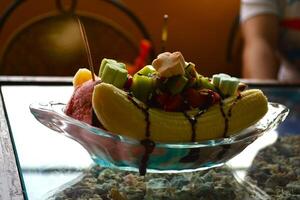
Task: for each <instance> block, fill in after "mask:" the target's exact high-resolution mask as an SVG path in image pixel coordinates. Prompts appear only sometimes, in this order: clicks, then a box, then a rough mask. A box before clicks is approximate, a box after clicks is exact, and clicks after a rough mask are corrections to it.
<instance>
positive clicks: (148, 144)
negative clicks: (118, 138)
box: [127, 93, 155, 176]
mask: <svg viewBox="0 0 300 200" xmlns="http://www.w3.org/2000/svg"><path fill="white" fill-rule="evenodd" d="M127 98H128V99H129V100H130V101H131V102H132V103H133V105H135V106H136V107H137V108H138V109H140V110H141V111H142V112H143V114H144V115H145V121H146V131H145V137H146V138H145V139H143V140H141V141H140V143H141V145H143V146H144V148H145V152H144V155H143V157H142V160H141V164H140V166H139V172H140V175H142V176H144V175H145V174H146V172H147V164H148V160H149V156H150V154H151V153H152V151H153V150H154V148H155V142H154V141H152V140H151V139H149V138H150V120H149V112H148V110H149V107H147V108H144V107H142V106H140V105H139V104H138V103H137V102H136V101H134V99H133V96H132V94H131V93H128V95H127Z"/></svg>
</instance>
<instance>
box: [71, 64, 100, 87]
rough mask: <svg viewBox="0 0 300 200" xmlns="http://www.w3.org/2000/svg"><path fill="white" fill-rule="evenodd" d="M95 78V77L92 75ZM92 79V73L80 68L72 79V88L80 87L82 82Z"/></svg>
mask: <svg viewBox="0 0 300 200" xmlns="http://www.w3.org/2000/svg"><path fill="white" fill-rule="evenodd" d="M94 76H95V77H96V75H94ZM91 79H92V73H91V71H90V70H88V69H86V68H80V69H79V70H78V71H77V72H76V74H75V76H74V78H73V86H74V87H77V86H79V85H82V84H83V83H84V82H86V81H88V80H91Z"/></svg>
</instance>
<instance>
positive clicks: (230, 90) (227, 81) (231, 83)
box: [219, 77, 239, 96]
mask: <svg viewBox="0 0 300 200" xmlns="http://www.w3.org/2000/svg"><path fill="white" fill-rule="evenodd" d="M219 85H220V86H219V89H220V91H221V92H222V94H223V95H225V96H232V95H234V94H235V93H236V91H237V89H238V85H239V79H237V78H235V77H230V78H224V77H222V78H221V80H220V84H219Z"/></svg>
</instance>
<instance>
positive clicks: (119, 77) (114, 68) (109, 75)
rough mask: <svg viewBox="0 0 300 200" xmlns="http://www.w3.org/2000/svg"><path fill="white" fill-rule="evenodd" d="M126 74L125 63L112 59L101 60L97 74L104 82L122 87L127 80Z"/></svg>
mask: <svg viewBox="0 0 300 200" xmlns="http://www.w3.org/2000/svg"><path fill="white" fill-rule="evenodd" d="M127 75H128V72H127V70H126V68H125V64H123V63H118V62H117V61H115V60H112V59H103V60H102V62H101V67H100V71H99V76H100V78H101V80H102V81H103V82H104V83H110V84H112V85H114V86H116V87H117V88H120V89H122V88H123V87H124V85H125V83H126V81H127Z"/></svg>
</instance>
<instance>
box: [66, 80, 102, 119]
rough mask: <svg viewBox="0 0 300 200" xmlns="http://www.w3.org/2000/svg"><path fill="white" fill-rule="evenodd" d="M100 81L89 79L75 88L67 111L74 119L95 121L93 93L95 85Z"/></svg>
mask: <svg viewBox="0 0 300 200" xmlns="http://www.w3.org/2000/svg"><path fill="white" fill-rule="evenodd" d="M98 83H100V81H93V80H89V81H86V82H84V83H83V84H82V85H79V86H77V87H76V88H75V90H74V92H73V95H72V97H71V99H70V101H69V102H68V104H67V106H66V109H65V113H66V115H68V116H70V117H73V118H74V119H77V120H80V121H83V122H85V123H88V124H92V123H93V108H92V95H93V91H94V86H95V85H97V84H98Z"/></svg>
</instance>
